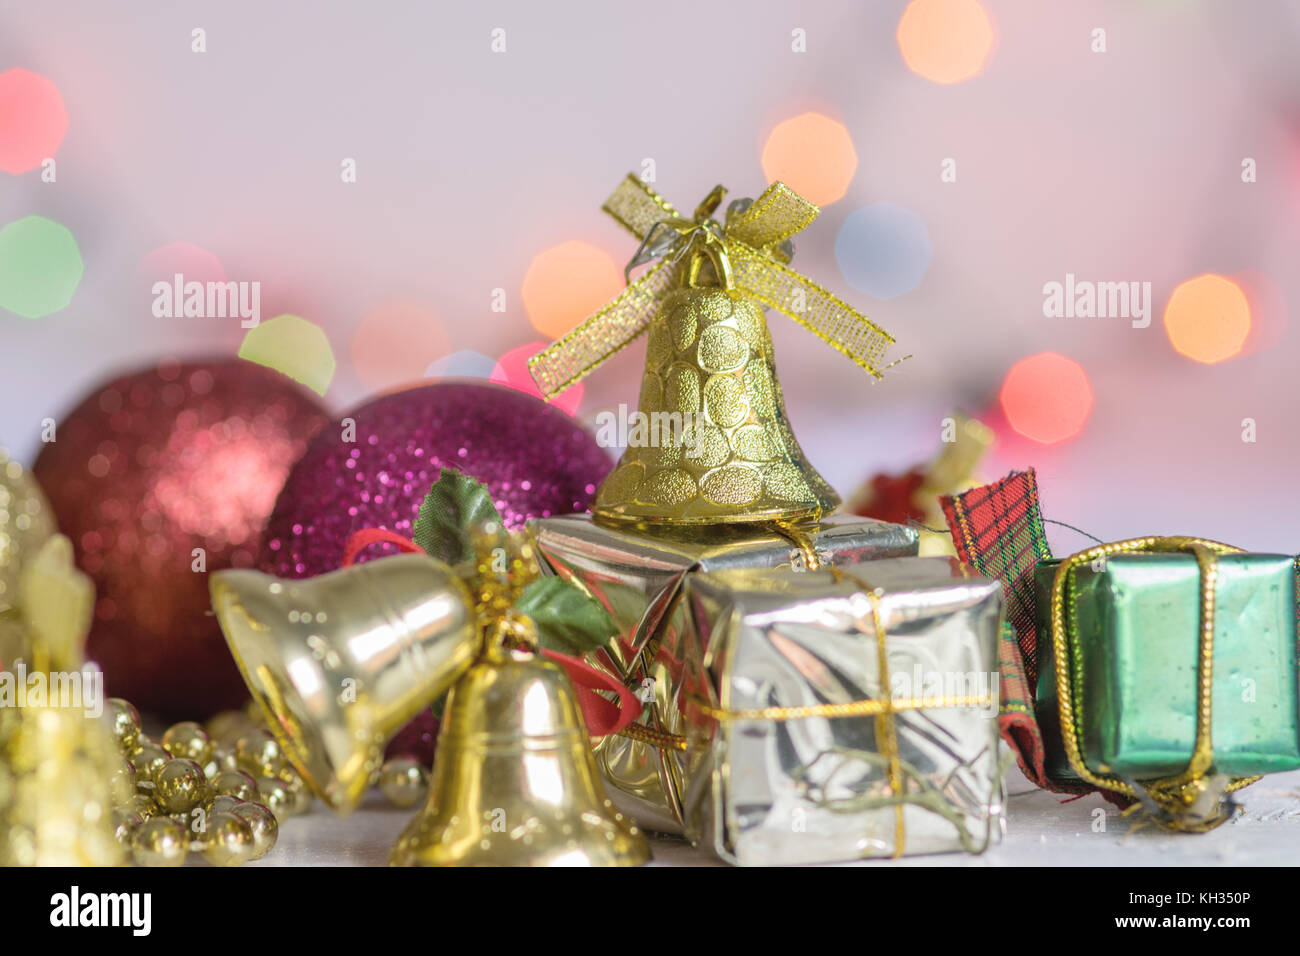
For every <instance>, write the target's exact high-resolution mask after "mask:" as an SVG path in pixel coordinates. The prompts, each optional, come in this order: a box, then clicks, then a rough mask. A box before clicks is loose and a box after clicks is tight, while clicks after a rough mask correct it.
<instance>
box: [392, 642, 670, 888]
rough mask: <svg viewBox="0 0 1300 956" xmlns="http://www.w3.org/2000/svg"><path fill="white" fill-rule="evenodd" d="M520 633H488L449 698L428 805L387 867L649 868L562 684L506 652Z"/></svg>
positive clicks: (545, 668)
mask: <svg viewBox="0 0 1300 956" xmlns="http://www.w3.org/2000/svg"><path fill="white" fill-rule="evenodd" d="M520 623H521V622H520V621H519V620H518V619H515V620H514V621H511V622H506V626H503V627H500V628H497V629H495V630H494V631H493V632H492V634H491V636H490V637H489V639H488V641H487V646H486V648H485V650H484V652H483V654H482V656H481V657H480V658H479V659H478V660H477V661H476V662H475V663H474V665H473V666H472V667H471V668H470V669H469V671H468V672H467V673H466V674H465V676H463V677H462V678H461V679H460V680H459V681H458V682H457V683H456V686H455V687H453V688H452V691H451V694H450V696H449V697H448V698H447V707H446V710H445V711H444V714H443V721H442V730H441V731H440V733H439V735H438V749H437V751H436V754H435V756H434V762H433V779H432V783H431V789H430V793H429V801H428V803H427V804H426V805H425V808H424V810H422V811H421V812H420V814H419V816H417V817H416V818H415V819H414V820H412V821H411V822H410V824H408V825H407V827H406V830H405V831H404V832H403V833H402V836H401V838H400V839H399V840H398V841H397V844H396V845H395V846H394V847H393V851H392V854H391V856H390V857H389V862H390V863H391V864H392V865H393V866H638V865H640V864H642V863H645V862H646V861H647V860H649V859H650V848H649V845H648V844H647V843H646V839H645V836H644V835H643V834H642V833H641V832H640V831H639V830H638V829H637V828H636V827H635V826H634V825H633V824H632V823H631V821H630V820H627V819H626V818H625V817H624V816H623V815H622V814H621V813H618V812H617V811H616V810H615V809H614V806H613V804H612V803H611V802H610V801H609V799H608V798H607V797H606V796H605V792H604V790H603V789H602V787H601V784H600V780H599V777H598V775H597V772H596V765H595V761H594V759H593V758H592V754H591V746H590V743H589V740H588V736H587V728H586V725H585V724H584V723H583V720H582V714H581V713H580V712H579V710H578V705H577V699H576V697H575V695H574V691H573V686H572V685H571V683H570V682H569V677H568V675H567V674H566V673H565V672H564V670H563V669H562V668H560V667H559V666H558V665H556V664H553V663H551V662H550V661H548V660H546V659H544V658H542V657H541V656H539V655H537V654H535V653H533V652H532V651H531V650H520V649H518V648H517V646H516V647H511V646H508V645H510V644H512V643H514V644H516V645H517V644H518V640H517V639H518V636H519V624H520ZM511 625H513V628H514V629H513V631H511V629H510V626H511ZM511 638H513V640H512V639H511ZM533 640H534V639H528V640H525V641H524V642H523V643H524V644H525V646H527V645H529V644H533ZM533 646H535V644H533Z"/></svg>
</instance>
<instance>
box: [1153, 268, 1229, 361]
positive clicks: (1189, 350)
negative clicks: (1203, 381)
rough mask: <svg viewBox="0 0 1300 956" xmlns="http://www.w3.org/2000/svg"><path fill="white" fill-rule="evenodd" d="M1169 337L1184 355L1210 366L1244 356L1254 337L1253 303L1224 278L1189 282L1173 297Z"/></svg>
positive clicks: (1168, 308)
mask: <svg viewBox="0 0 1300 956" xmlns="http://www.w3.org/2000/svg"><path fill="white" fill-rule="evenodd" d="M1165 334H1167V335H1168V336H1169V342H1170V344H1172V345H1173V347H1174V350H1175V351H1176V352H1178V353H1179V354H1180V355H1185V356H1187V357H1188V358H1189V359H1192V360H1194V361H1197V362H1203V363H1205V364H1206V365H1212V364H1214V363H1215V362H1222V361H1223V360H1224V359H1229V358H1232V356H1234V355H1236V354H1237V353H1238V352H1240V351H1241V347H1242V345H1243V344H1244V343H1245V341H1246V336H1248V335H1249V334H1250V303H1249V302H1248V301H1247V299H1246V294H1245V293H1244V292H1242V290H1241V287H1240V286H1238V285H1237V283H1235V282H1233V281H1232V280H1231V279H1227V278H1225V277H1223V276H1221V275H1215V274H1214V273H1206V274H1205V275H1200V276H1197V277H1196V278H1195V279H1188V280H1187V281H1186V282H1183V283H1181V284H1180V285H1179V286H1178V287H1177V288H1176V289H1174V291H1173V294H1172V295H1170V296H1169V303H1168V304H1167V305H1166V306H1165Z"/></svg>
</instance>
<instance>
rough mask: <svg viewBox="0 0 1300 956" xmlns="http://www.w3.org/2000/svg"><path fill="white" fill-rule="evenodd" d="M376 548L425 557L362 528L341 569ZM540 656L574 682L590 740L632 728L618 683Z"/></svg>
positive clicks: (383, 533) (578, 663) (631, 710)
mask: <svg viewBox="0 0 1300 956" xmlns="http://www.w3.org/2000/svg"><path fill="white" fill-rule="evenodd" d="M375 544H391V545H393V546H394V547H395V548H397V549H398V550H399V551H401V552H403V553H405V554H424V549H423V548H421V547H420V546H419V545H418V544H416V543H415V542H414V541H412V540H411V539H410V538H404V537H402V536H401V535H400V534H398V533H397V532H395V531H389V530H387V529H386V528H363V529H362V530H361V531H358V532H356V533H355V534H353V535H352V537H350V538H348V542H347V544H346V545H345V546H344V548H343V567H345V568H347V567H351V566H352V564H353V563H355V562H356V559H357V556H358V555H359V554H360V553H361V552H362V551H364V550H365V549H366V548H368V547H370V546H371V545H375ZM542 654H543V655H544V656H545V657H547V658H549V659H550V660H553V661H555V663H557V664H559V665H560V666H561V667H563V668H564V669H565V671H566V672H567V673H568V675H569V679H570V680H572V681H573V686H574V689H575V690H577V692H578V706H579V707H581V708H582V719H583V720H584V721H586V723H587V729H588V730H589V731H590V732H591V735H592V736H593V737H605V736H607V735H609V734H616V733H618V732H619V731H620V730H623V729H624V728H626V727H629V726H631V724H632V723H633V722H634V721H635V720H636V719H637V718H638V717H640V716H641V701H640V699H638V698H637V696H636V694H634V693H633V692H632V690H631V688H628V687H626V686H624V685H623V683H622V682H621V681H618V680H615V679H614V678H613V677H611V676H610V675H609V674H606V673H605V672H604V671H601V670H597V669H596V668H594V667H592V666H591V665H590V664H588V663H587V662H586V661H584V660H582V659H581V658H579V657H571V656H569V655H568V654H561V653H559V652H558V651H552V650H547V649H545V648H543V649H542ZM598 690H608V691H613V692H614V693H616V694H618V698H619V699H618V702H617V703H615V702H614V701H612V700H610V699H609V698H608V697H602V696H600V694H598V693H596V691H598Z"/></svg>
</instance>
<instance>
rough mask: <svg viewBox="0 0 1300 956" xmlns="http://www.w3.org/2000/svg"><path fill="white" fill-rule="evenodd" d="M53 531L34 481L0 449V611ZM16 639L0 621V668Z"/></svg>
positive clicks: (50, 512) (9, 603)
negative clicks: (19, 577) (26, 566)
mask: <svg viewBox="0 0 1300 956" xmlns="http://www.w3.org/2000/svg"><path fill="white" fill-rule="evenodd" d="M54 531H55V527H54V512H53V510H52V509H51V508H50V503H49V502H48V501H46V500H45V495H44V494H43V493H42V492H41V489H40V486H39V485H37V484H36V479H34V478H33V477H32V475H31V473H30V472H29V471H27V469H25V468H24V467H23V466H22V465H21V464H19V463H18V462H16V461H14V460H13V459H12V458H10V457H9V454H8V452H6V451H5V450H4V449H3V448H0V612H3V611H5V610H6V609H8V608H11V607H13V606H14V604H15V603H16V602H17V600H18V576H19V574H20V573H21V572H22V568H23V563H24V562H25V561H27V560H30V559H31V558H32V557H34V556H35V554H36V551H37V549H39V548H40V546H41V545H42V544H44V543H45V541H46V540H47V539H48V538H49V537H50V535H52V534H54ZM20 640H21V638H19V637H18V635H17V634H16V633H15V631H14V629H13V628H12V627H11V626H9V625H6V624H4V623H3V620H2V619H0V665H3V664H5V662H6V661H9V660H12V659H13V658H15V657H17V656H18V643H19V642H20Z"/></svg>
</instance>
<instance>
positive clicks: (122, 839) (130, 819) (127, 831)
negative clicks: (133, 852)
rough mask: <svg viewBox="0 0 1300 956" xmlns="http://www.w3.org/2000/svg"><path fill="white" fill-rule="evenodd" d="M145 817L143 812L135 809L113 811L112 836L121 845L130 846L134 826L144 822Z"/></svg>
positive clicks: (134, 829)
mask: <svg viewBox="0 0 1300 956" xmlns="http://www.w3.org/2000/svg"><path fill="white" fill-rule="evenodd" d="M145 819H146V818H145V816H144V814H142V813H138V812H137V811H135V810H130V809H127V810H115V811H113V836H114V837H116V838H117V842H118V843H121V844H122V845H123V846H130V845H131V837H133V836H134V835H135V831H136V828H137V827H140V826H142V825H143V824H144V821H145Z"/></svg>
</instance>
